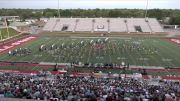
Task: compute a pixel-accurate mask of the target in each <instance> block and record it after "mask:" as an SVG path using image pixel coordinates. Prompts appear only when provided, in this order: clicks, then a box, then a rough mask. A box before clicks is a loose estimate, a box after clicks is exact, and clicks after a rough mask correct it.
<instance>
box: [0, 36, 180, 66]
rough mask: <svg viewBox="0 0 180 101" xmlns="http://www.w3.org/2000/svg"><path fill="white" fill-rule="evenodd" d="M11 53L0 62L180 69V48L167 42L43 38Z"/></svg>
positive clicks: (155, 40) (152, 39) (142, 39)
mask: <svg viewBox="0 0 180 101" xmlns="http://www.w3.org/2000/svg"><path fill="white" fill-rule="evenodd" d="M9 52H10V53H9ZM9 52H8V51H7V52H5V53H3V54H0V61H12V62H34V63H42V62H43V63H80V64H98V65H105V64H113V65H119V64H121V63H122V62H125V63H126V64H129V65H130V66H161V67H165V68H167V67H170V68H176V67H180V46H178V45H176V44H174V43H172V42H170V41H169V40H167V39H164V38H163V39H162V38H147V37H146V38H131V37H117V38H116V37H109V38H103V37H100V38H97V37H57V36H50V37H47V36H41V37H38V38H37V39H36V40H33V41H30V42H28V43H25V44H23V45H21V46H18V47H16V48H15V49H11V50H10V51H9ZM8 53H9V54H8Z"/></svg>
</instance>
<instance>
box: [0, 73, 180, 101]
mask: <svg viewBox="0 0 180 101" xmlns="http://www.w3.org/2000/svg"><path fill="white" fill-rule="evenodd" d="M0 97H7V98H20V99H37V100H44V101H51V100H52V101H180V84H179V83H178V82H171V81H161V82H160V84H159V85H149V83H148V82H147V81H146V80H136V79H133V78H128V79H122V78H120V77H119V78H97V77H72V76H54V77H48V78H47V77H40V76H32V75H18V74H4V73H3V74H1V75H0Z"/></svg>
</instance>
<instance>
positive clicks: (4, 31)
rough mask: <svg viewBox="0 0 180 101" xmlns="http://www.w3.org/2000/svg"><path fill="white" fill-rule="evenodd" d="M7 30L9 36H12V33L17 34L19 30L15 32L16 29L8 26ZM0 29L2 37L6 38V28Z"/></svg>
mask: <svg viewBox="0 0 180 101" xmlns="http://www.w3.org/2000/svg"><path fill="white" fill-rule="evenodd" d="M8 30H9V37H12V36H14V35H17V34H18V33H19V32H17V31H16V30H14V29H12V28H8ZM0 31H1V35H2V39H6V38H8V32H7V29H6V28H3V29H0ZM0 39H1V36H0Z"/></svg>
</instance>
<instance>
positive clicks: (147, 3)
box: [145, 0, 149, 19]
mask: <svg viewBox="0 0 180 101" xmlns="http://www.w3.org/2000/svg"><path fill="white" fill-rule="evenodd" d="M148 5H149V0H147V2H146V11H145V19H146V18H147V13H148Z"/></svg>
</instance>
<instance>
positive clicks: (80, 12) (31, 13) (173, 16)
mask: <svg viewBox="0 0 180 101" xmlns="http://www.w3.org/2000/svg"><path fill="white" fill-rule="evenodd" d="M0 16H20V18H21V19H22V20H24V19H27V18H37V19H39V18H41V17H48V18H50V17H58V16H59V13H58V10H57V9H0ZM60 16H61V17H123V18H129V17H134V18H136V17H140V18H143V17H145V10H143V9H60ZM147 17H155V18H157V19H158V20H164V19H166V18H167V17H168V18H170V20H169V22H168V24H178V25H180V10H179V9H150V10H148V13H147Z"/></svg>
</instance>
